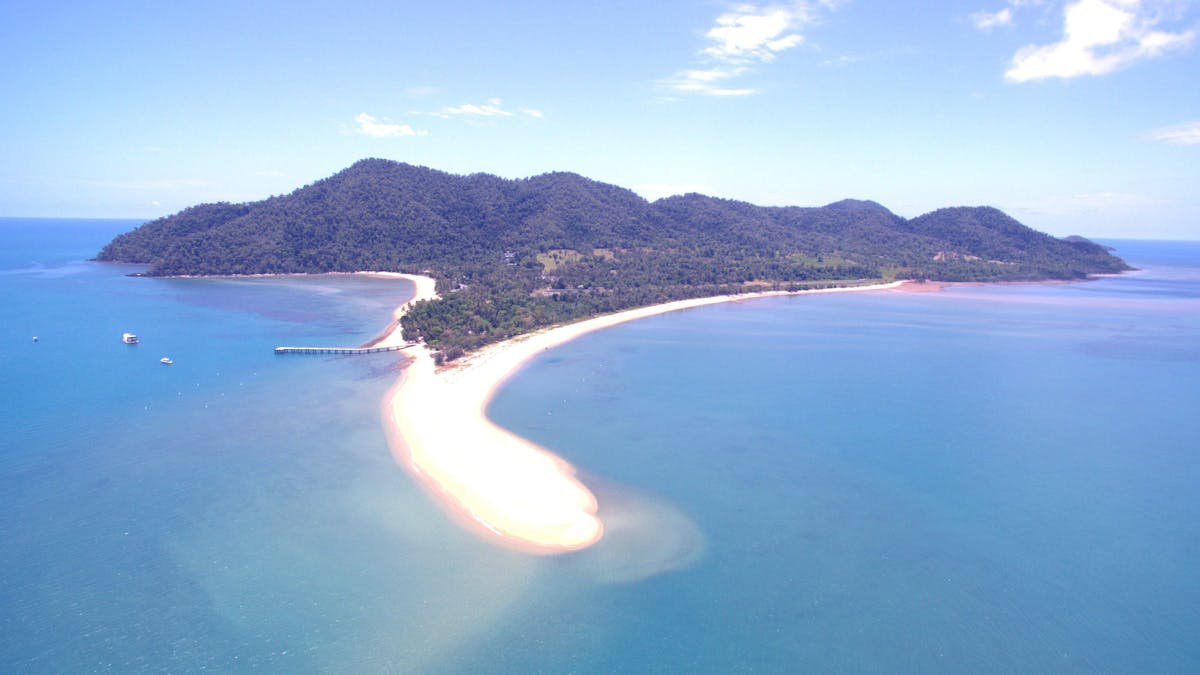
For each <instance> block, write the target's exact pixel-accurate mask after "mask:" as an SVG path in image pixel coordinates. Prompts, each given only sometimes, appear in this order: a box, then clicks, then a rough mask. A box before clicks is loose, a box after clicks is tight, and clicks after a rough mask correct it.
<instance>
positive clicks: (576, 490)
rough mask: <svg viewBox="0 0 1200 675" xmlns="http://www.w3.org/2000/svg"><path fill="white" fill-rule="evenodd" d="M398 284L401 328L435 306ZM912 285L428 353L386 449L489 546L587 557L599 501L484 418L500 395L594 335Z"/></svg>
mask: <svg viewBox="0 0 1200 675" xmlns="http://www.w3.org/2000/svg"><path fill="white" fill-rule="evenodd" d="M400 276H402V277H404V278H408V279H409V280H411V281H413V282H414V283H417V284H418V287H417V295H416V296H414V298H413V299H412V300H410V301H408V302H406V303H405V304H404V305H403V306H401V307H400V308H398V309H397V310H396V312H395V313H394V314H395V316H396V318H397V319H398V318H399V317H400V316H403V313H404V311H407V308H408V307H410V306H411V305H412V304H413V303H415V302H416V301H418V300H423V299H430V298H433V297H436V296H435V295H422V293H423V292H424V293H431V292H432V281H433V280H432V279H429V278H428V277H423V278H422V277H416V276H415V275H400ZM417 279H423V280H424V281H417ZM422 284H424V286H422ZM905 284H906V282H904V281H894V282H890V283H879V284H871V285H866V286H848V287H835V288H821V289H813V290H806V291H762V292H755V293H743V294H737V295H721V296H711V297H706V298H693V299H687V300H676V301H672V302H667V303H662V304H658V305H651V306H648V307H639V308H635V309H629V310H624V311H621V312H616V313H613V314H606V315H602V316H598V317H592V318H590V319H584V320H582V321H577V322H574V323H569V324H565V325H560V326H554V327H550V328H545V329H542V330H539V331H535V332H533V333H528V334H526V335H522V336H519V337H516V338H512V339H510V340H506V341H504V342H500V343H496V344H492V345H488V346H486V347H484V348H483V349H481V350H479V351H478V352H475V353H473V354H470V355H468V356H466V357H463V359H461V360H460V361H457V362H455V363H454V364H452V365H450V366H447V367H444V368H441V369H438V368H436V367H435V365H434V362H433V355H432V352H431V350H430V349H429V348H428V347H426V346H424V345H422V346H420V347H418V348H416V349H414V350H412V352H410V354H409V356H410V357H411V358H410V360H409V361H408V363H406V364H405V366H404V371H403V373H402V374H401V376H400V378H399V379H398V381H397V383H396V384H395V385H394V386H393V387H392V388H391V389H390V390H389V391H388V393H387V395H386V396H385V398H384V401H383V418H384V424H385V431H386V434H387V438H388V444H389V446H390V448H391V450H392V455H393V457H394V458H395V459H396V461H397V462H398V463H399V464H400V465H401V466H402V467H404V468H405V469H406V470H407V471H408V472H409V473H410V474H411V475H412V476H413V477H414V478H416V479H417V480H418V482H420V483H421V484H422V485H423V486H424V487H425V488H426V489H427V490H428V491H429V492H430V493H431V494H432V495H434V496H435V497H436V498H437V499H438V500H439V501H440V502H442V504H443V505H444V506H446V507H447V508H448V509H449V510H450V511H451V513H452V514H454V515H455V516H456V517H457V518H458V519H459V521H460V522H462V523H463V524H465V525H467V526H468V528H469V529H471V530H473V531H474V532H475V533H476V534H479V535H480V536H482V537H484V538H485V539H489V540H491V541H494V542H496V543H499V544H502V545H505V546H507V547H509V548H514V549H516V550H520V551H524V552H527V553H534V554H541V555H553V554H558V553H567V552H570V551H578V550H582V549H584V548H587V547H589V546H591V545H593V544H595V543H596V542H597V541H599V540H600V539H601V537H602V536H603V534H604V525H603V523H602V522H601V520H600V518H599V517H598V515H597V512H598V511H599V504H598V503H597V500H596V497H595V495H593V494H592V492H591V491H590V490H589V489H588V488H587V486H585V485H584V484H583V483H582V482H581V481H580V480H579V479H578V478H577V477H576V471H575V468H574V467H573V466H571V464H569V463H568V462H566V461H565V460H563V459H561V458H560V457H558V456H556V455H555V454H554V453H553V452H552V451H551V450H549V449H547V448H543V447H541V446H539V445H537V444H535V443H533V442H532V441H529V440H527V439H524V438H521V437H520V436H517V435H516V434H514V433H512V432H510V431H508V430H506V429H503V428H501V427H499V426H497V425H496V424H494V423H493V422H492V421H491V420H489V419H488V418H487V415H486V410H487V406H488V404H489V403H490V402H491V400H492V398H493V396H494V395H495V393H496V392H497V391H498V390H499V388H500V386H501V385H503V384H504V382H505V381H507V380H508V379H509V378H510V377H512V376H513V375H514V374H515V373H516V372H517V371H518V370H519V369H520V368H521V366H523V365H524V364H525V363H526V362H528V361H529V360H530V359H532V358H533V357H534V356H536V355H538V354H540V353H542V352H544V351H546V350H548V349H550V348H551V347H556V346H558V345H561V344H564V343H566V342H569V341H571V340H574V339H575V338H578V337H580V336H582V335H586V334H587V333H591V332H593V331H597V330H601V329H603V328H609V327H612V326H616V325H620V324H622V323H627V322H629V321H635V320H637V319H642V318H647V317H651V316H657V315H660V314H666V313H669V312H676V311H681V310H685V309H691V308H694V307H703V306H707V305H715V304H720V303H724V302H737V301H743V300H753V299H758V298H766V297H781V296H799V295H809V294H823V293H847V292H862V291H883V290H892V289H898V288H901V287H903V286H904V285H905ZM401 332H402V331H401V329H400V327H399V323H397V324H396V325H395V326H394V327H393V331H392V333H390V334H389V335H388V336H387V337H385V338H384V340H390V341H396V340H399V341H401V342H402V341H403V339H402V337H401V335H400V333H401Z"/></svg>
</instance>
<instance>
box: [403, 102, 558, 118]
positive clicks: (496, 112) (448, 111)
mask: <svg viewBox="0 0 1200 675" xmlns="http://www.w3.org/2000/svg"><path fill="white" fill-rule="evenodd" d="M413 114H414V115H428V116H432V117H440V118H442V119H450V118H452V117H460V118H465V119H475V120H482V119H487V118H493V119H497V118H505V117H512V118H516V117H522V118H528V119H535V120H541V119H545V118H546V115H545V114H544V113H543V112H542V111H541V110H538V109H536V108H517V110H516V111H515V112H514V111H512V110H509V109H507V108H505V107H504V101H503V100H502V99H499V98H489V99H488V100H487V101H485V102H484V103H464V104H462V105H452V106H446V107H445V108H442V109H440V110H435V111H433V112H420V111H413Z"/></svg>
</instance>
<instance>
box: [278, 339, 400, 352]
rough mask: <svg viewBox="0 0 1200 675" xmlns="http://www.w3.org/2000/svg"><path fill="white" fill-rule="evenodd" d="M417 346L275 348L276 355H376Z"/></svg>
mask: <svg viewBox="0 0 1200 675" xmlns="http://www.w3.org/2000/svg"><path fill="white" fill-rule="evenodd" d="M415 344H418V343H416V342H408V343H405V344H402V345H391V346H388V347H276V348H275V353H276V354H377V353H379V352H398V351H400V350H401V349H408V348H409V347H411V346H413V345H415Z"/></svg>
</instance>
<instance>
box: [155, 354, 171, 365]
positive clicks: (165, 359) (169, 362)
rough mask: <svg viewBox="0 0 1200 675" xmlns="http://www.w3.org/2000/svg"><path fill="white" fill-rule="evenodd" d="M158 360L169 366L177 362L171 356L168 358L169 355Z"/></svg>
mask: <svg viewBox="0 0 1200 675" xmlns="http://www.w3.org/2000/svg"><path fill="white" fill-rule="evenodd" d="M158 362H159V363H161V364H163V365H164V366H169V365H171V364H172V363H175V362H174V361H172V360H171V359H169V358H167V357H165V356H164V357H162V358H161V359H159V360H158Z"/></svg>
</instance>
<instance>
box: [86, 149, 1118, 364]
mask: <svg viewBox="0 0 1200 675" xmlns="http://www.w3.org/2000/svg"><path fill="white" fill-rule="evenodd" d="M98 259H99V260H103V261H112V262H127V263H140V264H144V265H148V266H149V269H148V271H147V272H146V274H149V275H155V276H179V275H230V274H283V273H327V272H355V271H361V270H378V271H390V272H404V273H408V274H420V275H424V276H429V277H432V278H434V279H436V280H437V290H438V293H439V294H440V297H439V299H437V300H434V301H430V302H425V303H419V304H418V305H417V306H415V307H413V308H412V311H410V312H408V313H407V314H406V315H405V317H404V322H405V325H404V327H405V331H406V334H407V335H409V336H410V337H413V338H418V339H421V340H423V341H424V342H425V344H427V345H429V346H430V347H431V348H433V349H435V350H436V351H438V352H439V354H440V356H439V358H442V359H445V360H453V359H455V358H457V357H459V356H461V355H462V354H464V353H466V352H470V351H473V350H475V349H478V348H480V347H482V346H484V345H486V344H490V343H493V342H499V341H502V340H506V339H509V338H512V337H515V336H518V335H522V334H524V333H528V332H530V331H532V330H536V329H538V328H543V327H547V326H553V325H557V324H561V323H566V322H570V321H577V320H580V319H584V318H587V317H591V316H597V315H601V314H607V313H611V312H616V311H620V310H624V309H631V308H635V307H644V306H649V305H654V304H658V303H662V302H670V301H674V300H684V299H690V298H699V297H711V296H719V295H731V294H739V293H748V292H756V291H764V290H803V289H813V288H826V287H833V286H849V285H856V284H871V283H884V282H890V281H894V280H897V279H913V280H925V279H927V280H935V281H1035V280H1046V279H1082V278H1086V277H1087V276H1088V275H1092V274H1111V273H1117V272H1122V271H1125V270H1127V269H1129V267H1128V266H1127V265H1126V264H1125V263H1124V261H1122V260H1121V259H1120V258H1117V257H1116V256H1113V255H1112V254H1111V253H1110V252H1109V251H1108V250H1107V249H1105V248H1104V247H1103V246H1100V245H1098V244H1095V243H1093V242H1091V241H1088V240H1086V239H1084V238H1082V237H1069V238H1067V239H1058V238H1055V237H1052V236H1050V235H1047V234H1043V233H1041V232H1037V231H1035V230H1033V229H1031V228H1029V227H1026V226H1024V225H1022V224H1021V223H1019V222H1017V221H1016V220H1014V219H1013V218H1011V217H1009V216H1007V215H1006V214H1004V213H1003V212H1002V211H1000V210H999V209H995V208H992V207H955V208H946V209H939V210H937V211H933V212H931V213H927V214H925V215H922V216H918V217H916V218H912V219H905V218H902V217H900V216H897V215H895V214H893V213H892V212H890V211H888V210H887V209H886V208H884V207H883V206H881V205H879V204H877V203H875V202H871V201H859V200H843V201H839V202H835V203H833V204H829V205H826V206H822V207H798V206H788V207H763V206H755V205H753V204H748V203H745V202H738V201H732V200H727V199H718V198H715V197H707V196H704V195H699V194H689V195H683V196H677V197H668V198H666V199H660V200H658V201H655V202H648V201H646V200H645V199H643V198H641V197H639V196H638V195H637V194H635V193H634V192H632V191H630V190H627V189H624V188H621V187H617V186H614V185H608V184H605V183H600V182H597V181H593V180H589V179H587V178H584V177H582V176H579V175H576V174H572V173H550V174H545V175H541V176H535V177H533V178H528V179H523V180H507V179H503V178H499V177H496V176H492V175H488V174H472V175H469V176H456V175H452V174H448V173H444V172H441V171H436V170H433V169H429V168H425V167H418V166H412V165H408V164H403V163H399V162H393V161H389V160H382V159H365V160H362V161H359V162H357V163H356V164H354V165H353V166H351V167H349V168H347V169H345V170H343V171H341V172H339V173H337V174H335V175H333V176H331V177H329V178H326V179H323V180H319V181H317V182H315V183H313V184H311V185H308V186H305V187H302V188H299V189H297V190H295V191H294V192H292V193H291V194H287V195H282V196H276V197H271V198H269V199H265V200H263V201H259V202H252V203H246V204H228V203H219V204H202V205H199V206H194V207H191V208H188V209H185V210H183V211H181V212H179V213H176V214H174V215H171V216H167V217H165V218H160V219H158V220H154V221H151V222H148V223H146V224H144V225H142V226H141V227H138V228H137V229H135V230H133V231H131V232H128V233H125V234H122V235H120V236H118V237H117V238H115V239H114V240H113V241H112V242H111V243H109V244H108V245H107V246H105V247H104V249H103V250H102V251H101V252H100V254H99V255H98Z"/></svg>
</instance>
